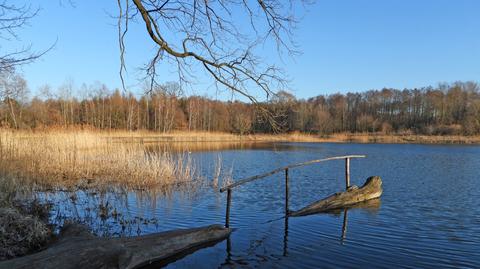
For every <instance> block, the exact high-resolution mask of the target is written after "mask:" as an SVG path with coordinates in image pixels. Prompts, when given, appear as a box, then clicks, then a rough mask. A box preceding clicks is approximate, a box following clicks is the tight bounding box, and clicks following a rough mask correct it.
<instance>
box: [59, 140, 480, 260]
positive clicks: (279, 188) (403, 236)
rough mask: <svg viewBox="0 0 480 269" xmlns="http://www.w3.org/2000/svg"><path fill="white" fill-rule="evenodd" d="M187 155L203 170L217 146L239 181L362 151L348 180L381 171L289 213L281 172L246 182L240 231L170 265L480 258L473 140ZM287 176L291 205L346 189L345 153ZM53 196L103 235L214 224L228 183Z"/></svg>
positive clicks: (239, 192) (235, 209) (237, 214)
mask: <svg viewBox="0 0 480 269" xmlns="http://www.w3.org/2000/svg"><path fill="white" fill-rule="evenodd" d="M190 154H191V155H192V156H193V158H194V159H195V160H196V161H197V164H198V165H199V167H201V168H202V171H201V173H202V174H204V175H206V176H207V177H210V176H211V175H212V174H213V171H214V169H215V160H217V159H218V156H219V155H220V156H221V160H222V171H223V172H224V173H228V172H229V171H230V170H231V172H232V174H233V177H234V179H235V180H236V179H240V178H243V177H247V176H251V175H255V174H260V173H263V172H267V171H269V170H272V169H273V168H277V167H280V166H283V165H287V164H291V163H296V162H303V161H307V160H312V159H319V158H323V157H329V156H338V155H346V154H365V155H367V158H365V159H353V160H352V161H351V177H352V179H351V182H352V184H356V185H361V184H363V183H364V181H365V179H366V178H367V177H369V176H372V175H378V176H380V177H381V178H382V179H383V187H384V192H383V196H382V198H381V200H380V202H379V203H377V204H375V205H373V206H371V207H369V208H367V209H360V208H357V209H349V210H348V211H347V212H345V211H340V212H337V213H336V214H317V215H311V216H305V217H296V218H289V219H285V218H284V210H285V209H284V188H285V186H284V178H283V175H282V174H277V175H274V176H271V177H269V178H266V179H264V180H261V181H258V182H255V183H251V184H247V185H244V186H242V187H239V188H237V189H235V190H234V191H233V203H232V209H231V210H232V211H231V226H232V227H233V228H236V230H235V231H234V232H233V233H232V235H231V237H230V238H229V240H225V241H223V242H220V243H218V244H216V245H215V246H213V247H209V248H205V249H202V250H199V251H197V252H195V253H193V254H191V255H188V256H186V257H184V258H183V259H180V260H178V261H176V262H173V263H170V264H168V265H167V267H168V268H218V267H227V268H258V267H262V268H392V267H407V268H418V267H422V268H479V267H480V184H479V183H480V180H479V171H480V159H479V158H478V157H479V156H480V147H479V146H453V145H449V146H445V145H395V144H320V143H276V144H271V145H269V146H266V145H265V144H262V145H261V146H259V147H255V146H248V147H228V148H221V147H219V148H216V149H215V150H210V151H202V150H195V151H191V153H190ZM290 179H291V180H290V208H291V209H299V208H301V207H303V206H306V205H308V204H309V203H311V202H314V201H316V200H319V199H321V198H323V197H325V196H327V195H329V194H331V193H332V192H336V191H341V190H343V189H344V184H345V182H344V162H343V161H332V162H326V163H320V164H315V165H311V166H307V167H303V168H296V169H292V170H290ZM117 196H118V197H117ZM60 197H61V199H63V201H70V202H71V201H75V202H74V204H75V206H74V207H73V209H72V207H71V206H70V207H69V206H64V208H63V209H61V210H57V211H56V212H57V213H56V215H54V216H52V218H53V219H55V218H57V219H61V218H62V217H65V216H70V217H76V218H78V219H81V220H83V221H85V220H87V222H88V220H90V225H92V228H93V230H94V231H95V232H96V233H97V234H99V235H108V236H126V235H137V234H146V233H152V232H158V231H165V230H171V229H177V228H188V227H194V226H203V225H210V224H214V223H223V222H224V216H225V198H226V197H225V194H220V193H218V192H217V191H216V190H215V189H213V188H211V187H207V186H204V187H202V188H200V189H199V190H197V191H192V192H184V191H183V192H180V191H178V192H175V191H174V192H172V193H169V194H168V195H167V196H165V195H157V194H155V193H132V192H130V193H129V192H127V193H124V194H122V195H119V194H116V195H114V194H104V195H99V194H93V195H92V194H87V193H83V192H78V193H77V194H76V197H73V198H72V197H71V194H65V195H61V194H56V195H54V197H53V198H52V197H51V198H52V199H60ZM86 197H90V198H89V199H86ZM107 202H108V204H107ZM95 203H97V204H98V203H101V204H102V205H104V206H106V207H107V208H110V209H107V211H109V210H110V215H108V216H106V217H105V218H104V219H100V220H99V219H98V215H99V214H100V215H101V213H102V212H99V210H98V209H95V205H93V204H95ZM115 203H117V204H116V205H115ZM64 204H68V203H64ZM90 204H92V205H90ZM58 206H59V207H62V203H58ZM114 208H115V209H114ZM57 209H58V208H57ZM93 210H96V212H91V211H93ZM113 210H115V212H114V213H115V214H114V217H111V216H112V211H113ZM60 215H61V216H60Z"/></svg>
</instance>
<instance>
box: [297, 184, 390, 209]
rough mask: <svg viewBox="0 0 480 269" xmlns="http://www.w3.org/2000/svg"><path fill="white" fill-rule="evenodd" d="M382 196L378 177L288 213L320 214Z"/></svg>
mask: <svg viewBox="0 0 480 269" xmlns="http://www.w3.org/2000/svg"><path fill="white" fill-rule="evenodd" d="M381 195H382V180H381V179H380V177H378V176H373V177H369V178H368V179H367V180H366V181H365V184H363V186H362V187H361V188H358V187H357V186H355V185H353V186H351V187H349V188H348V190H347V191H345V192H338V193H335V194H333V195H330V196H328V197H327V198H325V199H322V200H320V201H317V202H315V203H313V204H311V205H309V206H306V207H304V208H302V209H300V210H297V211H292V212H290V214H289V215H290V216H292V217H295V216H305V215H310V214H315V213H320V212H326V211H332V210H335V209H341V208H345V207H349V206H352V205H355V204H357V203H360V202H363V201H367V200H371V199H375V198H378V197H380V196H381Z"/></svg>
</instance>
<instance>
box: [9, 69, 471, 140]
mask: <svg viewBox="0 0 480 269" xmlns="http://www.w3.org/2000/svg"><path fill="white" fill-rule="evenodd" d="M1 82H2V83H0V84H1V85H0V100H1V103H0V126H1V127H7V128H18V129H39V128H46V127H57V128H58V127H66V128H68V127H72V126H84V127H91V128H98V129H121V130H152V131H158V132H170V131H174V130H183V131H215V132H229V133H237V134H252V133H273V132H281V133H285V132H294V131H296V132H303V133H310V134H333V133H345V132H350V133H359V132H361V133H368V132H372V133H379V132H381V133H384V134H423V135H475V134H479V133H480V93H479V86H478V84H476V83H474V82H455V83H452V84H440V85H439V86H437V87H424V88H419V89H403V90H398V89H390V88H384V89H380V90H370V91H366V92H361V93H346V94H341V93H336V94H330V95H318V96H316V97H312V98H309V99H297V98H296V97H295V96H294V95H293V94H291V93H288V92H286V91H280V92H279V93H278V94H277V95H276V96H274V97H273V98H271V99H270V101H268V102H263V103H260V104H257V105H253V104H250V103H244V102H240V101H219V100H213V99H210V98H208V97H202V96H184V95H183V94H182V91H181V87H180V86H179V85H178V84H176V83H166V84H164V85H161V86H158V87H156V88H155V89H153V90H151V91H145V92H146V93H145V94H143V95H135V94H133V93H126V92H124V91H120V90H109V89H108V88H107V87H106V86H105V85H103V84H101V83H97V84H94V85H91V86H86V85H83V86H82V87H81V88H79V89H74V87H73V84H72V83H66V84H65V85H63V86H61V87H60V88H59V89H57V90H56V91H52V90H51V89H50V88H49V87H47V86H46V87H44V88H43V89H42V90H41V91H40V93H39V94H38V95H37V96H35V97H33V98H30V97H29V93H28V89H27V83H26V81H25V80H24V79H23V78H21V77H19V76H14V77H10V78H4V79H2V81H1ZM74 92H76V93H77V94H74ZM259 108H262V109H259ZM265 111H268V113H265ZM266 115H269V117H271V118H273V119H274V120H275V122H276V123H277V124H278V126H277V127H278V128H275V126H272V121H271V120H268V119H267V118H266V117H267V116H266Z"/></svg>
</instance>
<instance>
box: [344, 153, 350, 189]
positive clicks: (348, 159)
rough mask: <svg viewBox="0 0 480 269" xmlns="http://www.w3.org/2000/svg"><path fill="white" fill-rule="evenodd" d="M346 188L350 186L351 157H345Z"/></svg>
mask: <svg viewBox="0 0 480 269" xmlns="http://www.w3.org/2000/svg"><path fill="white" fill-rule="evenodd" d="M345 185H346V186H345V189H347V190H348V187H350V158H345Z"/></svg>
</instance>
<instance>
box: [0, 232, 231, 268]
mask: <svg viewBox="0 0 480 269" xmlns="http://www.w3.org/2000/svg"><path fill="white" fill-rule="evenodd" d="M230 233H231V229H228V228H224V227H223V226H220V225H211V226H206V227H200V228H192V229H182V230H175V231H168V232H161V233H155V234H149V235H144V236H136V237H126V238H100V237H96V236H93V235H92V234H91V233H89V232H88V231H87V230H86V229H85V228H84V227H83V226H80V225H77V224H71V225H68V226H67V227H65V229H64V230H63V231H62V233H61V235H60V239H58V241H56V242H55V243H53V244H52V245H51V246H50V247H48V248H47V249H45V250H43V251H41V252H38V253H35V254H31V255H27V256H24V257H20V258H15V259H12V260H7V261H4V262H0V268H8V269H14V268H46V269H49V268H52V269H57V268H125V269H127V268H140V267H143V266H146V265H149V264H151V263H153V262H157V261H161V260H164V259H168V258H171V257H173V256H176V255H181V254H182V253H184V252H189V251H191V250H192V249H199V248H201V247H202V246H210V245H212V243H216V242H219V241H221V240H223V239H225V238H226V237H228V235H229V234H230Z"/></svg>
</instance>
